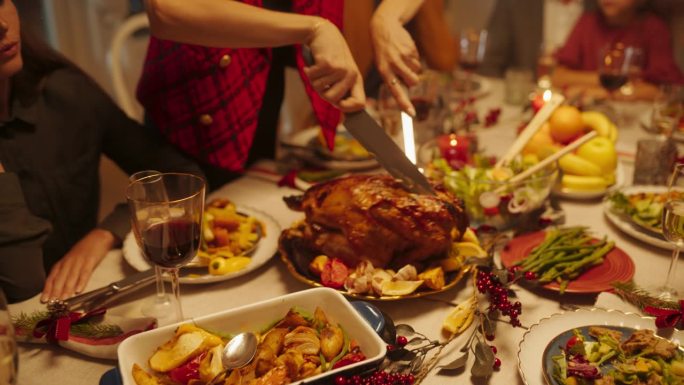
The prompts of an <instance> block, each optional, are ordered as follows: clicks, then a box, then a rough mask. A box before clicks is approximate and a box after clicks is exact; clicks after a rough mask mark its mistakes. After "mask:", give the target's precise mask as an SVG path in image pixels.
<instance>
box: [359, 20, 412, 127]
mask: <svg viewBox="0 0 684 385" xmlns="http://www.w3.org/2000/svg"><path fill="white" fill-rule="evenodd" d="M370 32H371V41H372V43H373V49H374V51H375V64H376V66H377V68H378V72H380V75H381V76H382V78H383V80H384V81H385V83H386V84H387V86H388V87H389V90H390V92H392V95H393V96H394V98H395V99H396V100H397V102H398V103H399V107H401V109H402V110H404V111H406V112H407V113H408V114H409V115H411V116H415V115H416V111H415V108H414V107H413V105H412V104H411V100H410V99H409V96H408V94H407V92H406V90H405V89H404V88H403V87H402V83H403V84H405V85H407V86H408V87H411V86H414V85H416V84H418V80H419V78H418V76H419V74H420V72H421V64H420V56H419V55H418V49H417V48H416V44H415V42H414V41H413V39H412V38H411V35H409V33H408V31H407V30H406V29H405V28H404V26H403V25H402V24H401V22H400V20H398V19H397V18H396V17H392V16H386V15H384V14H383V13H382V12H381V11H380V10H378V11H376V12H375V14H373V18H372V19H371V25H370Z"/></svg>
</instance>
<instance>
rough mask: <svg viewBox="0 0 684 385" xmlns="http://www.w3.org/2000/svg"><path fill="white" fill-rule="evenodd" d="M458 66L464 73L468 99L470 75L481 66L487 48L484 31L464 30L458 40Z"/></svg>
mask: <svg viewBox="0 0 684 385" xmlns="http://www.w3.org/2000/svg"><path fill="white" fill-rule="evenodd" d="M458 44H459V65H460V67H461V69H462V70H463V71H464V72H465V74H466V76H465V96H466V98H468V99H470V97H471V95H470V93H471V88H472V73H473V72H475V70H477V68H478V67H479V66H480V64H482V60H483V59H484V54H485V50H486V48H487V30H486V29H479V30H478V29H472V28H468V29H464V30H463V31H461V34H460V37H459V40H458Z"/></svg>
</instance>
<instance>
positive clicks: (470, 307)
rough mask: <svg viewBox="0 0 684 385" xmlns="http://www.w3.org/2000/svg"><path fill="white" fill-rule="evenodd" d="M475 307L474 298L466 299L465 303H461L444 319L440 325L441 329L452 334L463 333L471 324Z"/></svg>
mask: <svg viewBox="0 0 684 385" xmlns="http://www.w3.org/2000/svg"><path fill="white" fill-rule="evenodd" d="M476 306H477V298H476V297H475V296H472V297H470V298H468V300H466V301H465V302H461V303H460V304H458V306H456V308H455V309H454V310H453V311H452V312H451V313H449V315H448V316H447V317H446V319H445V320H444V322H443V323H442V328H443V329H444V330H446V331H448V332H450V333H452V334H453V333H461V332H463V331H464V330H466V329H467V328H468V327H469V326H470V324H471V323H472V322H473V319H474V318H475V307H476Z"/></svg>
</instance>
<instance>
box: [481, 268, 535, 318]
mask: <svg viewBox="0 0 684 385" xmlns="http://www.w3.org/2000/svg"><path fill="white" fill-rule="evenodd" d="M515 271H516V269H509V270H508V281H509V282H514V281H515V280H516V274H515ZM527 273H531V272H526V273H525V274H524V277H525V279H529V280H532V279H535V278H536V276H535V275H534V273H532V274H527ZM476 287H477V290H478V291H479V292H480V293H482V294H487V296H488V297H489V303H490V305H489V311H490V312H496V311H500V312H501V314H503V315H504V316H507V317H508V318H509V319H510V324H511V325H512V326H513V327H518V326H521V323H520V320H519V319H518V316H519V315H520V314H521V313H522V304H521V303H520V302H517V301H516V302H514V303H513V302H511V301H510V299H509V297H508V287H507V286H506V285H505V284H503V283H502V282H501V280H499V278H498V277H497V276H496V275H494V274H493V273H492V272H491V271H484V270H482V269H480V270H478V272H477V281H476Z"/></svg>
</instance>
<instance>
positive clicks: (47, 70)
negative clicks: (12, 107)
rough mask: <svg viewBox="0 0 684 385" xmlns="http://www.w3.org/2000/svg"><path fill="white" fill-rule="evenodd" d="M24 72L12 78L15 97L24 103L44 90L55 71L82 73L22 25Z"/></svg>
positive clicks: (25, 25)
mask: <svg viewBox="0 0 684 385" xmlns="http://www.w3.org/2000/svg"><path fill="white" fill-rule="evenodd" d="M21 25H22V28H21V56H22V59H23V62H24V66H23V68H22V70H21V71H20V72H19V73H18V74H16V75H15V76H14V77H13V78H12V85H13V90H14V92H15V96H17V97H19V98H20V101H22V102H27V103H28V102H31V100H32V99H33V98H35V97H36V96H37V95H38V93H39V92H40V90H41V89H42V86H43V83H44V80H45V79H46V78H47V77H48V76H49V75H50V74H51V73H52V72H54V71H56V70H58V69H62V68H69V69H73V70H76V71H79V72H81V70H79V69H78V67H76V65H74V64H73V63H72V62H71V61H70V60H69V59H67V58H66V57H64V56H63V55H62V54H60V53H59V52H57V51H55V50H54V49H53V48H52V47H50V46H49V45H48V44H47V43H46V42H45V41H43V40H42V39H41V38H40V37H38V35H37V34H36V33H35V32H34V31H32V30H31V29H30V27H29V26H30V24H28V23H23V22H22V23H21Z"/></svg>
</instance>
